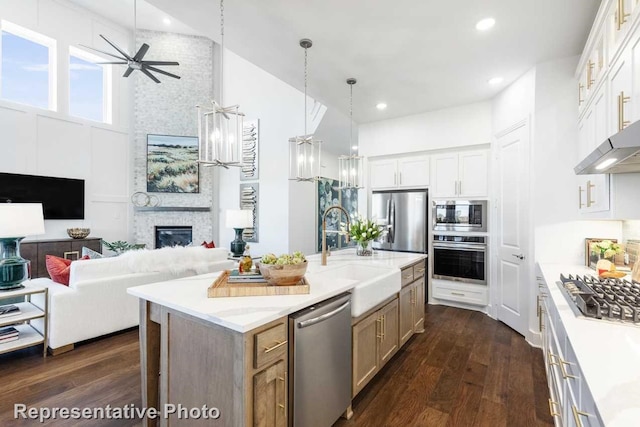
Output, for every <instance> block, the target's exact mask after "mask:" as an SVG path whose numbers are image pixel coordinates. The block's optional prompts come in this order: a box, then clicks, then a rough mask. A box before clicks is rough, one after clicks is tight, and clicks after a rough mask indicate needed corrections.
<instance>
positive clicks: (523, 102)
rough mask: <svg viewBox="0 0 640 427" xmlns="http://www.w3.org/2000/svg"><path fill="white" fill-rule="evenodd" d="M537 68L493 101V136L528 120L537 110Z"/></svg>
mask: <svg viewBox="0 0 640 427" xmlns="http://www.w3.org/2000/svg"><path fill="white" fill-rule="evenodd" d="M535 80H536V69H535V67H534V68H532V69H531V70H529V71H527V72H526V73H525V74H523V75H522V76H521V77H520V78H518V80H516V81H515V82H513V83H512V84H511V85H509V86H508V87H507V88H506V89H505V90H503V91H502V92H500V93H499V94H498V95H496V96H495V97H494V98H493V99H492V101H491V109H492V112H491V121H492V125H491V127H492V130H493V133H492V134H493V135H495V134H497V133H499V132H501V131H503V130H505V129H507V128H509V127H511V126H513V125H514V124H516V123H518V122H520V121H521V120H523V119H525V118H528V117H529V116H530V115H531V114H532V113H533V111H534V108H535V85H536V81H535Z"/></svg>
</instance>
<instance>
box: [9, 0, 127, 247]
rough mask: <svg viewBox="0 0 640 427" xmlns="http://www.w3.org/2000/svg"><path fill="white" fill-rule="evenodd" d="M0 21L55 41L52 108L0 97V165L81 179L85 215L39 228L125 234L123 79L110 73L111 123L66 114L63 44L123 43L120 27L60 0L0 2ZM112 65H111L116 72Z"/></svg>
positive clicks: (49, 234)
mask: <svg viewBox="0 0 640 427" xmlns="http://www.w3.org/2000/svg"><path fill="white" fill-rule="evenodd" d="M0 19H3V20H7V21H9V22H11V23H14V24H17V25H20V26H22V27H25V28H27V29H30V30H33V31H36V32H38V33H41V34H44V35H46V36H48V37H51V38H54V39H56V40H57V42H58V43H57V62H58V75H57V91H58V108H57V111H45V110H40V109H37V108H31V107H28V106H24V105H20V104H16V103H12V102H8V101H2V100H0V132H1V135H2V136H1V137H0V151H1V152H2V155H1V156H0V171H1V172H9V173H21V174H32V175H48V176H57V177H65V178H80V179H84V180H85V186H86V187H85V218H86V221H63V220H55V221H53V220H49V221H46V222H45V230H46V234H45V235H42V236H33V237H31V238H32V239H35V238H58V237H65V238H66V237H68V236H67V234H66V229H67V228H68V227H73V226H82V225H85V224H86V225H88V226H90V227H91V236H95V237H102V238H104V239H106V240H126V239H127V238H128V237H129V234H130V225H129V223H130V219H129V210H128V203H129V195H130V192H129V185H130V184H129V183H130V179H131V178H130V167H129V148H128V147H129V143H130V141H129V122H130V121H129V115H130V99H129V92H128V91H129V82H128V81H127V80H126V79H123V78H121V77H120V74H121V73H119V72H114V73H113V81H112V84H113V106H114V110H113V124H112V125H107V124H98V123H95V122H91V121H88V120H83V119H79V118H75V117H71V116H69V115H68V113H67V111H68V109H69V108H68V105H69V100H68V92H69V84H68V73H69V67H68V63H69V59H68V52H69V46H76V47H77V46H78V44H85V45H89V46H94V47H97V48H100V49H103V50H106V49H108V46H105V43H104V41H102V40H101V39H100V38H99V34H104V35H106V36H107V37H109V38H110V39H111V40H113V41H115V42H116V43H118V44H120V45H124V46H127V43H128V41H129V37H130V35H129V33H128V32H127V31H126V30H125V29H124V28H122V27H120V26H118V25H116V24H114V23H111V22H108V21H106V20H104V19H103V18H101V17H99V16H97V15H93V14H91V13H89V12H87V11H85V10H84V9H81V8H78V7H77V6H75V5H73V4H71V3H69V2H67V1H64V0H59V1H53V0H19V1H18V0H4V1H2V2H0ZM116 71H118V70H116Z"/></svg>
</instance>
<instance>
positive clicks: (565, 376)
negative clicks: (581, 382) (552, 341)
mask: <svg viewBox="0 0 640 427" xmlns="http://www.w3.org/2000/svg"><path fill="white" fill-rule="evenodd" d="M558 360H559V361H560V372H561V373H562V378H563V379H565V380H566V379H568V378H572V379H574V380H575V379H577V378H578V377H577V376H575V375H571V374H569V373H568V372H567V369H566V368H565V367H564V365H571V363H569V362H567V361H566V360H562V358H561V357H558Z"/></svg>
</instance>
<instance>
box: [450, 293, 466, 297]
mask: <svg viewBox="0 0 640 427" xmlns="http://www.w3.org/2000/svg"><path fill="white" fill-rule="evenodd" d="M451 295H457V296H459V297H464V296H466V295H465V294H463V293H462V292H451Z"/></svg>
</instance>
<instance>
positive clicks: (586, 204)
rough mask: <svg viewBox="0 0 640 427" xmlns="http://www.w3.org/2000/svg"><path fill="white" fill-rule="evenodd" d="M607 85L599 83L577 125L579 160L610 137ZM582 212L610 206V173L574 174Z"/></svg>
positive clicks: (603, 210) (602, 209)
mask: <svg viewBox="0 0 640 427" xmlns="http://www.w3.org/2000/svg"><path fill="white" fill-rule="evenodd" d="M606 95H607V86H606V85H604V84H603V85H601V86H600V89H599V90H598V92H597V93H596V95H595V96H594V98H593V103H591V104H590V106H589V108H588V109H587V111H586V113H585V114H584V116H583V117H582V120H581V121H580V123H579V124H578V126H579V134H578V135H579V143H578V156H579V159H580V160H582V159H584V158H585V157H586V156H588V155H589V154H590V153H591V152H592V151H593V150H594V149H595V148H596V147H597V146H598V145H600V144H602V143H603V142H604V141H605V139H606V138H607V137H608V136H609V134H610V132H609V130H608V129H609V128H608V123H609V121H608V108H607V107H608V98H607V96H606ZM576 179H577V182H578V208H579V209H580V213H581V214H583V215H584V214H590V213H595V212H606V211H609V209H610V186H609V175H577V176H576Z"/></svg>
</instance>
